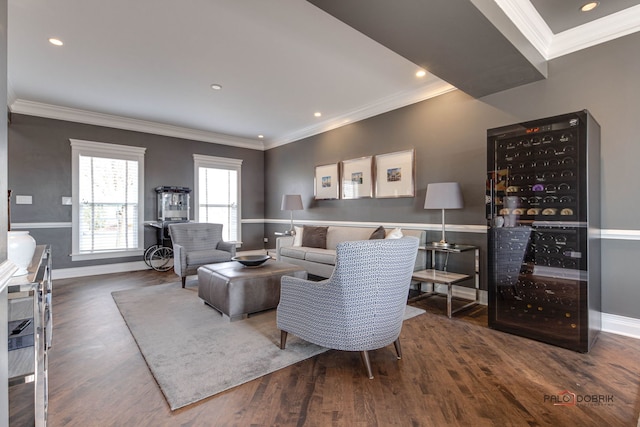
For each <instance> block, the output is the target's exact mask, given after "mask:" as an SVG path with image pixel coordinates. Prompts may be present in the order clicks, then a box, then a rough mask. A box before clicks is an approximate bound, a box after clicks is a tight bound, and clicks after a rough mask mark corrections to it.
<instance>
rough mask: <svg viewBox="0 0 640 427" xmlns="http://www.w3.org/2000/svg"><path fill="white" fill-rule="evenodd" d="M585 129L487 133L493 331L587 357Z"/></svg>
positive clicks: (534, 126)
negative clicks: (534, 340) (576, 351)
mask: <svg viewBox="0 0 640 427" xmlns="http://www.w3.org/2000/svg"><path fill="white" fill-rule="evenodd" d="M586 131H587V128H586V126H585V120H584V119H582V118H581V117H580V115H577V114H569V115H565V116H559V117H555V118H551V119H546V120H541V121H535V122H529V123H523V124H518V125H513V126H508V127H504V128H499V129H493V130H489V131H488V171H489V173H488V180H487V220H488V225H489V233H488V251H489V266H488V267H489V326H491V327H492V328H495V329H499V330H503V331H505V332H510V333H515V334H518V335H522V336H526V337H529V338H533V339H537V340H540V341H545V342H548V343H551V344H555V345H559V346H563V347H568V348H573V349H576V350H579V351H581V348H582V347H584V342H585V341H588V335H589V322H588V317H589V302H588V262H587V260H588V256H587V255H588V248H589V246H588V243H587V239H588V236H587V232H588V219H589V218H588V217H589V215H588V208H587V200H588V192H587V182H586V176H587V170H586V169H587V167H586V158H587V148H586V147H587V132H586Z"/></svg>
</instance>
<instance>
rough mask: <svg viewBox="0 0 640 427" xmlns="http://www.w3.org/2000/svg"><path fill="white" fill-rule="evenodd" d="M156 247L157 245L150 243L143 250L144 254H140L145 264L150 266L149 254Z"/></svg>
mask: <svg viewBox="0 0 640 427" xmlns="http://www.w3.org/2000/svg"><path fill="white" fill-rule="evenodd" d="M158 248H159V246H158V245H151V246H149V247H148V248H147V249H145V250H144V255H143V256H142V258H143V259H144V263H145V264H147V266H148V267H151V254H152V253H153V251H155V250H156V249H158Z"/></svg>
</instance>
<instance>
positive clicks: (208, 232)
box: [169, 222, 236, 288]
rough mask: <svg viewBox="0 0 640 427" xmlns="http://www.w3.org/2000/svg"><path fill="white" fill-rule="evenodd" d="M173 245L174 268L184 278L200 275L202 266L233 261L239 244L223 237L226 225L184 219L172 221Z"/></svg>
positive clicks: (170, 232) (183, 283) (170, 233)
mask: <svg viewBox="0 0 640 427" xmlns="http://www.w3.org/2000/svg"><path fill="white" fill-rule="evenodd" d="M169 235H170V236H171V242H172V244H173V270H174V271H175V272H176V274H177V275H178V276H180V278H181V279H182V287H183V288H184V286H185V283H186V280H187V276H190V275H192V274H196V273H197V272H198V267H201V266H203V265H207V264H214V263H218V262H227V261H231V258H232V257H234V256H235V255H236V245H235V244H234V243H230V242H224V241H223V240H222V224H209V223H198V222H182V223H177V224H169Z"/></svg>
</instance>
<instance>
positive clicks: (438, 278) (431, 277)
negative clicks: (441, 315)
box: [410, 244, 480, 318]
mask: <svg viewBox="0 0 640 427" xmlns="http://www.w3.org/2000/svg"><path fill="white" fill-rule="evenodd" d="M420 249H421V250H426V251H431V267H432V268H430V269H426V270H418V271H414V273H413V276H412V277H411V278H412V280H415V281H417V282H418V283H419V286H420V288H419V290H421V287H422V283H431V284H432V287H431V292H425V293H421V294H420V295H418V296H416V297H414V298H411V299H410V301H417V300H419V299H423V298H429V297H432V296H434V295H439V296H444V295H446V297H447V316H448V317H449V318H451V315H452V314H454V313H457V312H459V311H462V310H465V309H467V308H470V307H473V306H475V305H478V304H479V303H480V297H479V293H480V278H479V271H478V269H479V265H480V262H479V253H480V249H479V248H478V247H477V246H472V245H452V246H447V247H440V246H437V245H432V244H427V245H425V246H422V247H420ZM467 251H474V252H475V261H474V262H475V265H474V271H475V286H474V287H475V299H474V300H472V301H470V302H469V303H467V304H465V305H464V306H462V307H459V308H457V309H455V310H453V309H452V307H451V305H452V304H451V301H452V298H453V295H452V294H453V285H455V284H456V283H459V282H462V281H465V280H468V279H470V278H471V276H470V275H468V274H459V273H452V272H449V271H447V261H448V257H449V254H452V253H453V254H456V253H461V252H467ZM436 252H444V253H446V257H447V258H446V260H445V262H444V265H443V266H442V269H441V270H438V269H436V257H435V253H436ZM436 284H441V285H447V293H446V294H443V293H441V292H437V291H436Z"/></svg>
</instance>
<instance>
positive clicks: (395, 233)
mask: <svg viewBox="0 0 640 427" xmlns="http://www.w3.org/2000/svg"><path fill="white" fill-rule="evenodd" d="M401 238H402V230H401V229H400V228H394V229H393V230H391V231H389V232H388V233H387V235H386V236H385V239H401Z"/></svg>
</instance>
